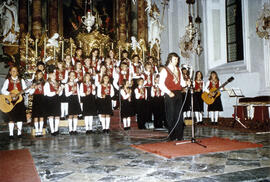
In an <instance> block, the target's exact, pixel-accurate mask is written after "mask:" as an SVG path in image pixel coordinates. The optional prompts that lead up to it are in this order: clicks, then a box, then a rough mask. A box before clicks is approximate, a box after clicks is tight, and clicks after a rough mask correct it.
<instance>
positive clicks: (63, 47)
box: [62, 40, 65, 61]
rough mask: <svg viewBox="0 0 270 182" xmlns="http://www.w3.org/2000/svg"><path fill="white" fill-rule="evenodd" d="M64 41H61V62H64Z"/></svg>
mask: <svg viewBox="0 0 270 182" xmlns="http://www.w3.org/2000/svg"><path fill="white" fill-rule="evenodd" d="M64 43H65V42H64V40H62V61H63V60H64Z"/></svg>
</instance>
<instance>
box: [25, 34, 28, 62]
mask: <svg viewBox="0 0 270 182" xmlns="http://www.w3.org/2000/svg"><path fill="white" fill-rule="evenodd" d="M25 58H26V62H27V61H28V35H26V36H25Z"/></svg>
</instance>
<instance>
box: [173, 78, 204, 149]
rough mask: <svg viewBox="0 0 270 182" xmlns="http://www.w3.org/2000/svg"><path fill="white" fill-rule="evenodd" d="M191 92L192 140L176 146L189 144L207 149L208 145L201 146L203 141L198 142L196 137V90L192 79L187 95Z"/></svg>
mask: <svg viewBox="0 0 270 182" xmlns="http://www.w3.org/2000/svg"><path fill="white" fill-rule="evenodd" d="M189 90H190V96H191V120H192V126H191V140H190V141H186V142H178V143H176V144H175V145H182V144H187V143H196V144H198V145H200V146H202V147H204V148H206V147H207V146H206V145H203V144H201V143H200V142H201V141H198V140H196V137H195V123H194V108H193V93H194V88H193V80H192V79H191V84H190V87H188V90H187V93H188V91H189Z"/></svg>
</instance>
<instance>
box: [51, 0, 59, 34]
mask: <svg viewBox="0 0 270 182" xmlns="http://www.w3.org/2000/svg"><path fill="white" fill-rule="evenodd" d="M54 33H58V1H57V0H50V1H49V35H50V37H51V36H53V34H54Z"/></svg>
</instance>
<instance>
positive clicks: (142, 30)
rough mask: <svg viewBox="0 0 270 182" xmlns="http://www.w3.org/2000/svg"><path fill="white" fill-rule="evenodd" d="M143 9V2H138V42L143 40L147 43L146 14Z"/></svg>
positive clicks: (143, 0) (141, 0)
mask: <svg viewBox="0 0 270 182" xmlns="http://www.w3.org/2000/svg"><path fill="white" fill-rule="evenodd" d="M145 8H146V2H145V0H140V1H138V20H137V21H138V27H137V30H138V31H137V32H138V40H140V39H143V40H144V41H145V42H147V14H146V11H145Z"/></svg>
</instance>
